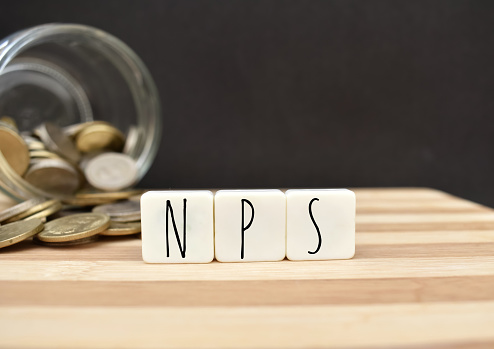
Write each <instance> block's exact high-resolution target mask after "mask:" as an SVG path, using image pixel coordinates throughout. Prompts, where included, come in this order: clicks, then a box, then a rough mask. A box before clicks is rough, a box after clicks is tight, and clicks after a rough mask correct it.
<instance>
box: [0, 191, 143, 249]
mask: <svg viewBox="0 0 494 349" xmlns="http://www.w3.org/2000/svg"><path fill="white" fill-rule="evenodd" d="M141 194H142V191H138V190H126V191H120V192H95V191H93V192H90V191H88V192H81V193H78V194H76V195H75V196H74V198H73V199H71V200H67V201H65V202H61V201H59V200H56V199H44V198H34V199H30V200H26V201H24V202H22V203H20V204H17V205H15V206H13V207H10V208H8V209H6V210H4V211H2V212H0V248H1V247H6V246H10V245H13V244H15V243H18V242H20V241H23V240H25V239H27V238H30V237H33V239H32V241H33V242H34V243H36V244H40V245H45V246H50V247H58V246H72V245H80V244H87V243H91V242H94V241H96V240H98V238H99V236H101V235H107V236H121V235H132V234H138V233H140V232H141V222H140V220H141V211H140V204H139V200H140V196H141Z"/></svg>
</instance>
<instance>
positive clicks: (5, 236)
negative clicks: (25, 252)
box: [0, 219, 43, 248]
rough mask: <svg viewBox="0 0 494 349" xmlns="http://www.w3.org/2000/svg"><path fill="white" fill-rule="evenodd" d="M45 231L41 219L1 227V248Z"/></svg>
mask: <svg viewBox="0 0 494 349" xmlns="http://www.w3.org/2000/svg"><path fill="white" fill-rule="evenodd" d="M41 230H43V222H41V220H39V219H31V220H29V221H21V222H15V223H10V224H6V225H2V226H0V248H2V247H5V246H10V245H13V244H16V243H18V242H20V241H22V240H25V239H27V238H28V237H31V236H33V235H36V234H37V233H39V232H40V231H41Z"/></svg>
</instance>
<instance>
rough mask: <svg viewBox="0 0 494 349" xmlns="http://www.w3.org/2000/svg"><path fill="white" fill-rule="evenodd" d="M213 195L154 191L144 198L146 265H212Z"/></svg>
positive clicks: (142, 217)
mask: <svg viewBox="0 0 494 349" xmlns="http://www.w3.org/2000/svg"><path fill="white" fill-rule="evenodd" d="M213 198H214V197H213V193H212V192H210V191H208V190H194V191H151V192H147V193H145V194H144V195H142V197H141V226H142V258H143V259H144V261H145V262H147V263H209V262H211V261H212V260H213V258H214V221H213Z"/></svg>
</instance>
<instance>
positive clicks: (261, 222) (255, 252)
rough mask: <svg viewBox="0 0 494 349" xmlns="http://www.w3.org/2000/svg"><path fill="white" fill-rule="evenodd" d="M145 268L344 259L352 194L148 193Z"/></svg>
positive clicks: (349, 248)
mask: <svg viewBox="0 0 494 349" xmlns="http://www.w3.org/2000/svg"><path fill="white" fill-rule="evenodd" d="M141 224H142V256H143V259H144V261H145V262H147V263H209V262H211V261H212V260H213V259H216V260H218V261H220V262H255V261H257V262H260V261H279V260H282V259H284V258H285V257H287V258H288V259H290V260H329V259H348V258H352V257H353V255H354V254H355V194H354V193H353V192H352V191H350V190H347V189H291V190H287V191H286V192H282V191H281V190H275V189H269V190H219V191H217V192H216V193H215V194H213V193H212V192H211V191H207V190H191V191H150V192H147V193H145V194H144V195H143V196H142V198H141Z"/></svg>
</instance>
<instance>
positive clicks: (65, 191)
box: [24, 159, 81, 196]
mask: <svg viewBox="0 0 494 349" xmlns="http://www.w3.org/2000/svg"><path fill="white" fill-rule="evenodd" d="M24 178H25V180H26V181H27V182H29V183H30V184H32V185H34V186H35V187H38V188H40V189H42V190H44V191H46V192H48V193H53V194H55V195H60V196H64V195H65V196H67V195H70V194H73V193H74V192H75V191H76V190H77V189H79V187H80V186H81V178H80V176H79V173H78V171H77V170H76V169H75V168H74V167H73V166H72V165H70V164H69V163H68V162H66V161H64V160H62V159H43V160H39V161H37V162H35V163H34V164H33V165H32V166H31V167H30V168H29V170H28V171H27V173H26V175H25V176H24Z"/></svg>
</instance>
